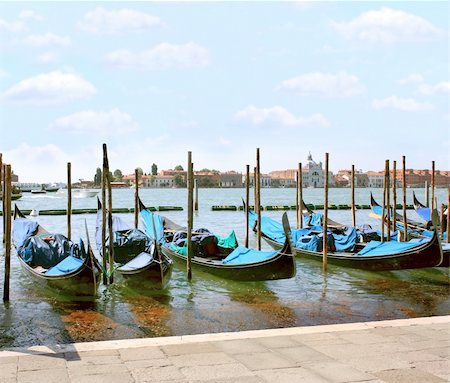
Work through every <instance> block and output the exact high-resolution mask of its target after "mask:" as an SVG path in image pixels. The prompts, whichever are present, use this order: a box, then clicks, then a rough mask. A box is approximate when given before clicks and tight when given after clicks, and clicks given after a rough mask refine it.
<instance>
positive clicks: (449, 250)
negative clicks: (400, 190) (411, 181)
mask: <svg viewBox="0 0 450 383" xmlns="http://www.w3.org/2000/svg"><path fill="white" fill-rule="evenodd" d="M413 206H414V210H415V212H416V213H417V214H418V215H419V216H420V217H421V218H422V219H423V220H424V221H425V222H426V223H425V224H424V226H425V227H427V228H429V227H430V225H431V224H432V223H431V221H430V217H431V213H430V211H431V209H430V208H429V207H427V206H425V205H424V204H422V203H421V202H420V201H419V200H418V199H417V198H416V194H415V193H414V192H413ZM444 216H445V217H446V218H447V217H448V216H447V214H446V213H444ZM446 227H447V222H444V227H442V228H441V230H445V229H446ZM421 234H422V236H424V237H429V230H424V231H422V233H421ZM447 238H448V232H447V231H445V232H444V236H443V240H442V243H441V245H442V256H443V260H442V263H441V264H440V266H441V267H449V266H450V243H448V242H447ZM444 240H445V241H446V242H444Z"/></svg>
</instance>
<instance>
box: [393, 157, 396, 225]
mask: <svg viewBox="0 0 450 383" xmlns="http://www.w3.org/2000/svg"><path fill="white" fill-rule="evenodd" d="M392 174H393V175H394V176H393V177H392V231H396V230H397V185H396V184H395V183H396V181H397V161H393V162H392Z"/></svg>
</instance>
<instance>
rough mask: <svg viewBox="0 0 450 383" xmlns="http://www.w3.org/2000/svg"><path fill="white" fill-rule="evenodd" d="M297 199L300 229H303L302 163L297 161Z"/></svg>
mask: <svg viewBox="0 0 450 383" xmlns="http://www.w3.org/2000/svg"><path fill="white" fill-rule="evenodd" d="M298 175H299V180H298V199H299V202H300V205H299V210H300V229H303V209H304V206H303V169H302V163H301V162H299V163H298Z"/></svg>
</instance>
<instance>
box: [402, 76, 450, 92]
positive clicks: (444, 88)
mask: <svg viewBox="0 0 450 383" xmlns="http://www.w3.org/2000/svg"><path fill="white" fill-rule="evenodd" d="M399 83H400V84H403V85H405V84H415V85H417V92H418V93H420V94H423V95H426V96H430V95H432V94H437V93H444V94H445V93H450V81H441V82H438V83H436V84H434V85H432V84H428V83H427V82H426V81H425V79H424V78H423V76H422V75H420V74H417V73H414V74H411V75H409V76H408V77H406V78H404V79H401V80H400V81H399Z"/></svg>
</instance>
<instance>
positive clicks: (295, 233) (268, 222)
mask: <svg viewBox="0 0 450 383" xmlns="http://www.w3.org/2000/svg"><path fill="white" fill-rule="evenodd" d="M249 214H250V222H253V223H255V222H256V219H257V218H256V214H255V213H254V212H250V213H249ZM253 228H254V230H256V225H255V224H253ZM307 230H310V234H311V235H310V238H307V237H305V235H306V233H307ZM321 230H322V232H323V228H322V229H321V228H320V227H312V228H309V229H297V230H292V231H291V237H292V238H293V239H294V244H295V245H294V246H295V247H294V252H295V255H296V256H298V257H300V258H310V259H316V260H319V261H322V257H323V254H322V251H317V250H308V249H305V248H300V244H303V243H304V241H305V240H306V239H308V240H310V241H312V240H313V239H314V238H316V239H315V240H317V236H314V234H317V233H320V231H321ZM352 233H353V235H354V231H352ZM329 235H331V233H330V234H329ZM261 237H262V238H263V239H264V240H265V241H266V242H267V243H268V244H269V245H270V246H272V247H273V248H274V249H279V248H280V247H281V246H282V242H283V241H284V236H283V234H282V229H281V225H280V224H279V223H278V222H276V221H275V220H273V219H271V218H268V217H262V218H261ZM298 241H301V242H298ZM345 241H346V240H345V238H344V237H343V240H342V242H343V243H345ZM322 242H323V241H322ZM327 242H328V243H329V244H331V243H332V238H331V237H330V238H329V240H327ZM319 243H320V242H319ZM352 247H353V249H352V251H342V252H337V251H335V250H332V249H329V250H328V252H327V261H328V263H330V264H334V265H338V266H343V267H351V268H356V269H363V270H370V271H385V270H401V269H414V268H422V267H433V266H437V265H439V264H440V263H441V261H442V252H441V248H440V246H439V239H438V236H437V233H436V231H435V232H434V235H433V237H432V239H431V240H430V241H429V242H426V243H406V242H383V243H381V242H378V241H371V242H369V243H368V244H361V243H356V242H355V244H354V246H352Z"/></svg>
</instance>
